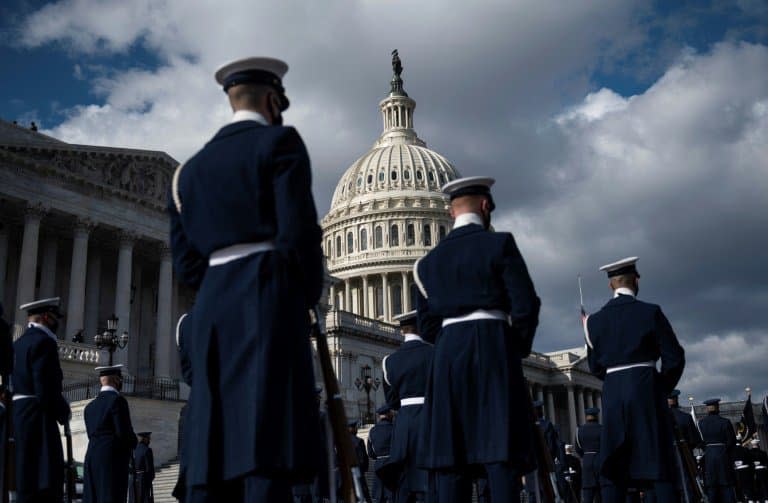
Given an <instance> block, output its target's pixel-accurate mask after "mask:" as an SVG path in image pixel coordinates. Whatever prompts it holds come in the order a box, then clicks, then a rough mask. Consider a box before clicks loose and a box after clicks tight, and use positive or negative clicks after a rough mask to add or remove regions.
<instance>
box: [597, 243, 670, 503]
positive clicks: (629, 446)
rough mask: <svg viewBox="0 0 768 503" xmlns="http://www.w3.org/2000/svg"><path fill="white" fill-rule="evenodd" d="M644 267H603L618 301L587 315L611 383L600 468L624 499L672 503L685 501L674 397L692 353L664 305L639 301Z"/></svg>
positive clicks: (602, 373) (600, 367)
mask: <svg viewBox="0 0 768 503" xmlns="http://www.w3.org/2000/svg"><path fill="white" fill-rule="evenodd" d="M636 262H637V257H630V258H627V259H623V260H620V261H618V262H615V263H613V264H608V265H605V266H603V267H601V268H600V270H601V271H606V272H607V273H608V277H609V285H610V287H611V289H613V292H614V296H613V299H612V300H610V301H609V302H608V303H607V304H606V305H605V306H604V307H603V308H602V309H601V310H600V311H598V312H597V313H595V314H592V315H590V316H589V317H585V318H584V330H585V335H586V340H587V346H588V360H589V366H590V370H591V371H592V373H593V374H594V375H595V376H597V377H598V378H599V379H602V380H604V384H603V407H604V410H603V432H602V439H601V443H600V458H599V463H600V467H601V468H600V469H601V473H602V474H603V475H605V476H606V477H607V478H608V479H610V480H611V481H612V482H613V483H614V484H615V485H616V499H618V500H620V501H622V502H623V501H624V499H625V493H626V489H627V488H628V487H638V488H640V489H649V490H650V489H653V490H655V493H656V498H657V500H658V501H659V502H661V503H665V502H668V501H675V500H677V495H676V494H675V487H674V480H675V469H676V466H675V457H674V451H673V436H672V429H671V423H670V421H669V412H668V411H667V404H666V397H667V396H668V395H669V393H670V392H671V391H672V390H673V389H674V388H675V385H676V384H677V382H678V380H679V379H680V376H681V375H682V373H683V369H684V368H685V352H684V351H683V348H682V346H680V344H679V343H678V341H677V337H676V336H675V333H674V332H673V330H672V326H671V325H670V324H669V321H667V318H666V316H664V313H663V312H662V311H661V308H660V307H659V306H657V305H655V304H649V303H646V302H642V301H640V300H637V299H636V295H637V293H638V291H639V279H640V275H639V274H638V272H637V269H636V267H635V263H636ZM659 359H661V371H657V370H656V362H657V360H659ZM605 503H608V502H605Z"/></svg>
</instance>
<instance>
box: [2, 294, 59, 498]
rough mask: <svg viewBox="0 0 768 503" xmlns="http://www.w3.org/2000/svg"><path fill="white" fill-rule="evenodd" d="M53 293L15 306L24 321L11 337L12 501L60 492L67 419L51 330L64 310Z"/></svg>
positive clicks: (57, 325)
mask: <svg viewBox="0 0 768 503" xmlns="http://www.w3.org/2000/svg"><path fill="white" fill-rule="evenodd" d="M59 303H60V299H59V298H58V297H54V298H50V299H43V300H38V301H35V302H30V303H28V304H24V305H22V306H19V309H20V310H21V311H26V312H27V315H28V321H29V324H28V326H27V329H26V330H25V331H24V334H22V336H21V337H19V338H18V339H17V340H16V342H14V343H13V351H14V355H15V362H16V365H15V366H14V369H13V376H12V383H13V390H14V395H13V428H14V431H15V433H16V435H15V439H16V501H17V502H19V503H25V502H39V501H45V502H48V501H52V502H59V501H61V499H62V498H63V497H64V494H63V487H64V453H63V450H62V447H61V438H60V436H59V427H58V425H57V424H56V423H59V424H61V425H63V424H64V423H66V422H67V421H69V417H70V410H69V404H68V403H67V401H66V400H65V399H64V397H63V396H62V394H61V390H62V380H63V378H64V376H63V374H62V371H61V365H60V364H59V351H58V346H57V343H56V340H57V339H56V335H55V334H56V330H57V329H58V328H59V320H61V319H62V318H63V317H64V314H63V313H62V312H61V311H60V309H59Z"/></svg>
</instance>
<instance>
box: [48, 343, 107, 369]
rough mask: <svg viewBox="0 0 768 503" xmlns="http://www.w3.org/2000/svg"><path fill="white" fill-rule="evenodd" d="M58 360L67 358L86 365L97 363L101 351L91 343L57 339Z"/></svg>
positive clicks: (99, 359)
mask: <svg viewBox="0 0 768 503" xmlns="http://www.w3.org/2000/svg"><path fill="white" fill-rule="evenodd" d="M58 345H59V360H67V361H71V362H75V363H83V364H86V365H93V364H97V363H99V362H100V361H101V351H100V350H98V349H96V346H93V345H91V344H78V343H76V342H67V341H58Z"/></svg>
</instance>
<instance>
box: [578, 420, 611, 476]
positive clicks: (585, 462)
mask: <svg viewBox="0 0 768 503" xmlns="http://www.w3.org/2000/svg"><path fill="white" fill-rule="evenodd" d="M602 433H603V425H601V424H600V423H597V422H595V423H592V422H587V423H584V424H582V425H581V426H579V430H578V432H577V433H576V452H577V453H578V454H579V456H581V486H582V487H583V488H584V489H596V488H600V487H601V486H603V485H605V483H607V482H608V481H607V480H606V479H604V478H603V477H601V476H600V463H599V458H598V454H600V437H601V436H602Z"/></svg>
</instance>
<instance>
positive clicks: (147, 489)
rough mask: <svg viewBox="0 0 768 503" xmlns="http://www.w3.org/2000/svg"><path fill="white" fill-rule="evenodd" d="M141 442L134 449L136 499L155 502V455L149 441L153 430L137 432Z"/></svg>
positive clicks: (141, 502) (140, 502) (136, 500)
mask: <svg viewBox="0 0 768 503" xmlns="http://www.w3.org/2000/svg"><path fill="white" fill-rule="evenodd" d="M136 435H137V436H138V437H139V444H138V445H137V446H136V449H134V451H133V466H134V468H135V469H136V489H135V490H136V494H137V496H136V499H135V500H134V501H135V503H154V501H155V493H154V491H153V489H152V481H154V480H155V457H154V455H153V454H152V448H151V447H150V446H149V443H150V442H151V440H152V438H151V437H152V432H151V431H142V432H141V433H137V434H136Z"/></svg>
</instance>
